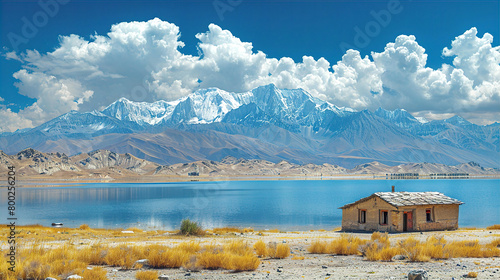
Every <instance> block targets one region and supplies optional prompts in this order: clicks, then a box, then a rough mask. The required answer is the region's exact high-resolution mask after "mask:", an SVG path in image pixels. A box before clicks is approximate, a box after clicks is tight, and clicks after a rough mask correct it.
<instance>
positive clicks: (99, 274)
mask: <svg viewBox="0 0 500 280" xmlns="http://www.w3.org/2000/svg"><path fill="white" fill-rule="evenodd" d="M82 277H83V280H107V279H108V277H106V270H104V269H103V268H102V267H94V268H92V269H87V270H85V271H84V272H83V274H82ZM154 280H156V278H155V279H154Z"/></svg>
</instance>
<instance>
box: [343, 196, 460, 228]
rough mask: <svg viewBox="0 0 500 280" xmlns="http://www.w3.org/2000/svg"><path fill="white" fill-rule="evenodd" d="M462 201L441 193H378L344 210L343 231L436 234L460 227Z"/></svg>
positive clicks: (345, 206)
mask: <svg viewBox="0 0 500 280" xmlns="http://www.w3.org/2000/svg"><path fill="white" fill-rule="evenodd" d="M461 204H463V202H461V201H459V200H457V199H454V198H451V197H448V196H446V195H444V194H442V193H439V192H395V191H394V187H393V191H392V192H377V193H374V194H372V195H370V196H368V197H365V198H362V199H360V200H358V201H356V202H353V203H350V204H346V205H344V206H342V207H340V208H339V209H342V230H343V231H381V232H407V231H434V230H455V229H457V228H458V207H459V206H460V205H461Z"/></svg>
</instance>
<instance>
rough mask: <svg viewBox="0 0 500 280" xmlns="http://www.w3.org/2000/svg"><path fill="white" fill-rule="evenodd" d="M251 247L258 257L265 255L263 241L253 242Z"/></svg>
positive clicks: (265, 250) (265, 249)
mask: <svg viewBox="0 0 500 280" xmlns="http://www.w3.org/2000/svg"><path fill="white" fill-rule="evenodd" d="M253 248H254V249H255V253H257V256H259V257H265V256H267V248H266V243H264V241H262V240H259V241H257V242H255V244H254V245H253Z"/></svg>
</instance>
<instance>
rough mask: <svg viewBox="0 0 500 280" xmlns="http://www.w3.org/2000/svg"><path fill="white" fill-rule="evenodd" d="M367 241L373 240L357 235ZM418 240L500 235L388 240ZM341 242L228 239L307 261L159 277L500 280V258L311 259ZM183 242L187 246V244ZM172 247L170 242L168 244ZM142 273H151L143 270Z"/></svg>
mask: <svg viewBox="0 0 500 280" xmlns="http://www.w3.org/2000/svg"><path fill="white" fill-rule="evenodd" d="M355 235H357V236H359V237H361V238H364V239H369V238H370V234H355ZM410 235H412V236H414V237H416V238H417V239H420V240H425V239H426V238H427V237H429V236H430V235H435V236H444V237H445V238H446V239H447V240H449V241H451V240H475V239H477V240H479V241H480V243H483V244H484V243H489V242H491V241H492V240H493V239H495V238H498V237H499V236H500V230H493V231H489V230H458V231H451V232H427V233H407V234H393V235H390V238H391V241H392V242H397V241H398V240H401V239H404V238H407V237H408V236H410ZM338 236H340V233H339V232H331V231H314V232H294V233H266V234H265V236H259V235H257V234H255V233H249V234H244V235H238V236H230V237H228V239H233V238H236V239H240V238H241V239H243V240H245V241H248V242H249V243H253V242H255V241H257V240H259V239H262V240H263V241H264V242H270V241H274V242H286V243H288V244H289V245H290V248H291V251H292V256H296V257H304V259H303V260H300V259H298V260H294V259H292V256H290V257H288V258H286V259H281V260H276V259H263V260H262V262H261V264H260V266H259V268H258V269H257V270H255V271H251V272H237V273H236V272H231V271H226V270H201V271H197V272H193V271H187V270H185V269H182V268H181V269H159V270H157V271H158V272H159V274H160V275H161V274H165V275H168V276H169V280H172V279H221V280H225V279H408V273H409V272H410V271H412V270H425V271H427V273H428V275H429V279H462V278H466V275H467V273H469V272H477V273H478V277H477V279H500V257H499V258H457V259H449V260H433V261H430V262H424V263H411V262H405V261H392V262H372V261H366V260H364V258H363V257H361V256H334V255H328V254H310V253H308V252H307V247H308V246H309V245H310V244H311V242H312V241H314V240H316V239H320V240H325V241H328V240H330V239H331V238H335V237H338ZM196 240H197V241H200V242H201V243H202V244H204V243H211V242H216V243H217V242H224V241H223V240H226V238H222V239H221V238H220V237H219V238H217V239H213V238H210V237H208V238H207V237H204V238H196ZM183 241H185V240H183ZM169 242H172V240H170V241H169ZM107 270H108V277H109V278H110V279H119V280H121V279H135V277H134V276H135V273H136V271H137V270H128V271H126V270H117V269H115V268H107ZM142 270H147V269H146V268H143V269H142Z"/></svg>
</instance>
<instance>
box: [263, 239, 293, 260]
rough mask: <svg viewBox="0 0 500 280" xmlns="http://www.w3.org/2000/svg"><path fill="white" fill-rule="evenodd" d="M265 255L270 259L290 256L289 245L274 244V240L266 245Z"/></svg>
mask: <svg viewBox="0 0 500 280" xmlns="http://www.w3.org/2000/svg"><path fill="white" fill-rule="evenodd" d="M267 256H268V257H270V258H272V259H284V258H287V257H288V256H290V246H288V244H283V243H280V244H276V243H274V242H272V243H269V244H268V245H267Z"/></svg>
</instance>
